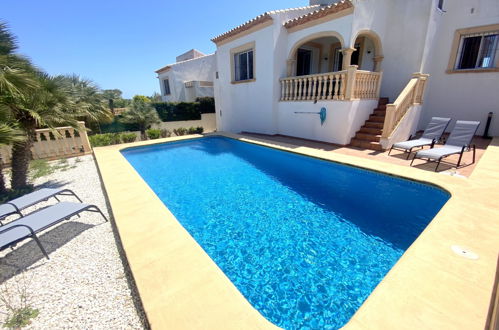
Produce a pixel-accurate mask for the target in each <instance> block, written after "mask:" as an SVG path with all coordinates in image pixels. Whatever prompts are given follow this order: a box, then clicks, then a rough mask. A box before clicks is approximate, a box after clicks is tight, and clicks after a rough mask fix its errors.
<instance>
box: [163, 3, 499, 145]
mask: <svg viewBox="0 0 499 330" xmlns="http://www.w3.org/2000/svg"><path fill="white" fill-rule="evenodd" d="M212 41H213V42H214V43H215V44H216V46H217V51H216V68H217V69H216V71H217V72H216V78H215V80H214V82H215V99H216V112H217V129H218V130H221V131H229V132H244V131H246V132H256V133H264V134H282V135H289V136H295V137H300V138H306V139H313V140H320V141H326V142H331V143H337V144H341V145H346V144H352V145H354V146H358V147H363V148H370V149H375V150H381V149H384V148H387V147H389V146H390V145H391V144H392V143H394V142H397V141H400V140H405V139H407V138H408V137H409V135H410V134H412V133H414V132H415V131H416V130H418V129H422V128H424V127H425V125H426V124H427V123H428V122H429V120H430V118H431V117H432V116H441V117H451V118H452V119H453V123H454V121H455V120H479V121H481V122H482V125H481V126H480V129H479V132H478V133H479V134H483V133H484V128H485V126H486V120H487V116H488V113H489V112H495V115H494V118H493V120H492V123H491V126H490V130H489V135H499V119H498V118H496V117H497V116H498V115H499V113H498V110H499V54H498V52H499V51H498V47H499V1H497V0H452V1H450V0H447V1H444V0H418V1H409V0H407V1H394V0H345V1H331V0H329V1H327V0H323V1H321V0H311V1H310V3H309V6H306V7H301V8H291V9H284V10H276V11H270V12H266V13H264V14H262V15H260V16H258V17H255V18H254V19H252V20H250V21H248V22H245V23H243V24H241V25H240V26H237V27H235V28H233V29H231V30H229V31H227V32H225V33H223V34H221V35H219V36H217V37H215V38H213V39H212ZM160 79H161V78H160ZM380 96H381V97H383V98H380ZM387 103H388V104H387ZM323 108H324V109H326V117H325V118H323V117H324V111H322V114H321V109H323ZM321 117H322V118H321ZM453 123H452V124H451V125H450V127H449V129H452V127H453Z"/></svg>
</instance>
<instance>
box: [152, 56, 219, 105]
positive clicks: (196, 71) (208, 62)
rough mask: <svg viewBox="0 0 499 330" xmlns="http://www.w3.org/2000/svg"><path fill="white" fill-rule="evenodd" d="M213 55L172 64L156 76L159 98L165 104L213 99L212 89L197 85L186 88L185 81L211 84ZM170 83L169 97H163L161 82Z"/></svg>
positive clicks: (163, 90) (214, 61)
mask: <svg viewBox="0 0 499 330" xmlns="http://www.w3.org/2000/svg"><path fill="white" fill-rule="evenodd" d="M215 65H216V59H215V54H211V55H206V56H202V57H198V58H195V59H191V60H187V61H183V62H178V63H175V64H172V65H171V66H170V69H169V70H167V71H165V72H161V73H160V74H159V75H158V80H159V86H160V89H161V98H162V99H163V101H165V102H193V101H194V100H195V99H196V97H203V96H211V97H213V95H214V94H213V87H212V86H208V87H204V86H200V85H199V83H197V84H194V85H193V86H192V87H186V86H185V82H187V81H196V82H199V81H209V82H213V79H214V76H215ZM166 78H168V80H169V82H170V92H171V94H170V95H165V89H164V84H163V80H164V79H166Z"/></svg>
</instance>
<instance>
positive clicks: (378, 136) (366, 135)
mask: <svg viewBox="0 0 499 330" xmlns="http://www.w3.org/2000/svg"><path fill="white" fill-rule="evenodd" d="M355 139H357V140H365V141H373V142H379V141H380V139H381V134H369V133H362V132H357V133H355Z"/></svg>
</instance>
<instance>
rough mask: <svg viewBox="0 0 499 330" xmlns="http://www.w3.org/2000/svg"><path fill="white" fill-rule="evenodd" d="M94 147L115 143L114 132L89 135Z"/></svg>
mask: <svg viewBox="0 0 499 330" xmlns="http://www.w3.org/2000/svg"><path fill="white" fill-rule="evenodd" d="M88 139H89V140H90V145H91V146H92V147H103V146H109V145H111V144H112V143H113V133H105V134H95V135H91V136H89V137H88Z"/></svg>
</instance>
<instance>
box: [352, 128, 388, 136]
mask: <svg viewBox="0 0 499 330" xmlns="http://www.w3.org/2000/svg"><path fill="white" fill-rule="evenodd" d="M382 131H383V130H382V129H381V128H374V127H361V128H360V130H359V131H358V133H364V134H373V135H380V134H381V133H382Z"/></svg>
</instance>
